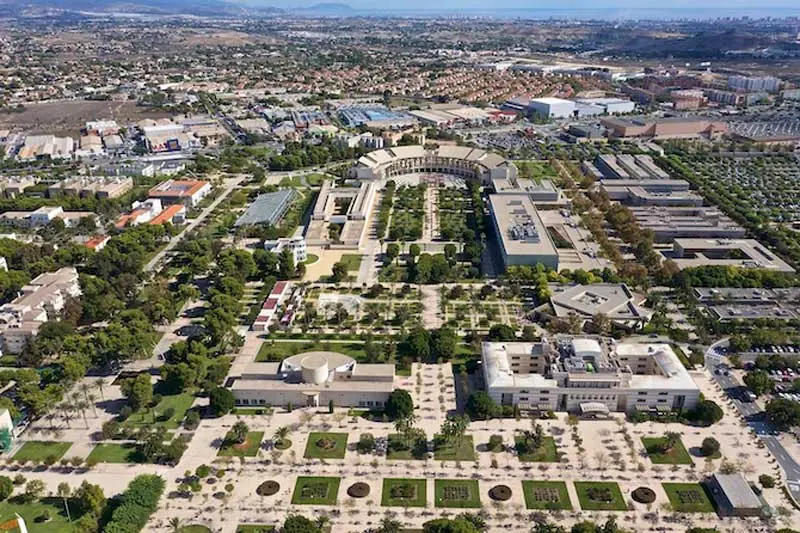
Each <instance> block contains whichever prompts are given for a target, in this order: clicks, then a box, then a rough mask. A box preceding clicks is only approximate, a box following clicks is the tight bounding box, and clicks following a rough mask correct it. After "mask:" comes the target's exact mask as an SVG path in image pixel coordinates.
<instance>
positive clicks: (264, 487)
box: [256, 480, 281, 496]
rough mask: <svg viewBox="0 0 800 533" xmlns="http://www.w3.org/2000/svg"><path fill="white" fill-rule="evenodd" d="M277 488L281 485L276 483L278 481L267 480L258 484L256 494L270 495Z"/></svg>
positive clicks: (279, 488) (277, 489)
mask: <svg viewBox="0 0 800 533" xmlns="http://www.w3.org/2000/svg"><path fill="white" fill-rule="evenodd" d="M279 490H281V486H280V485H279V484H278V482H277V481H272V480H269V481H265V482H264V483H262V484H261V485H259V486H258V488H257V489H256V494H258V495H259V496H272V495H273V494H276V493H277V492H278V491H279Z"/></svg>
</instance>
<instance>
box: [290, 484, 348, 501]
mask: <svg viewBox="0 0 800 533" xmlns="http://www.w3.org/2000/svg"><path fill="white" fill-rule="evenodd" d="M340 482H341V478H338V477H299V478H297V483H296V484H295V486H294V494H292V503H293V504H295V505H336V498H337V495H338V493H339V483H340Z"/></svg>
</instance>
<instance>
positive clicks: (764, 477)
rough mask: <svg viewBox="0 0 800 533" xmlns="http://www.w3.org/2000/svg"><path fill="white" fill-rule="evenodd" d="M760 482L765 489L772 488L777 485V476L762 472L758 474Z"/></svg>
mask: <svg viewBox="0 0 800 533" xmlns="http://www.w3.org/2000/svg"><path fill="white" fill-rule="evenodd" d="M758 482H759V483H761V486H762V487H764V488H765V489H771V488H772V487H774V486H775V478H774V477H772V476H770V475H768V474H761V475H760V476H758Z"/></svg>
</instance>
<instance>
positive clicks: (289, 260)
mask: <svg viewBox="0 0 800 533" xmlns="http://www.w3.org/2000/svg"><path fill="white" fill-rule="evenodd" d="M294 274H295V264H294V253H293V252H292V251H291V250H290V249H289V248H284V249H283V250H281V253H280V254H279V255H278V278H280V279H291V278H293V277H294Z"/></svg>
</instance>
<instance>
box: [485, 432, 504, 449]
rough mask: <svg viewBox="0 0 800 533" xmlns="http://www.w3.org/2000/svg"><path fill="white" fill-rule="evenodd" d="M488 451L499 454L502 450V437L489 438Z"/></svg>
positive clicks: (493, 436)
mask: <svg viewBox="0 0 800 533" xmlns="http://www.w3.org/2000/svg"><path fill="white" fill-rule="evenodd" d="M488 447H489V451H492V452H499V451H502V450H503V437H502V435H492V436H491V437H489V445H488Z"/></svg>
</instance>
